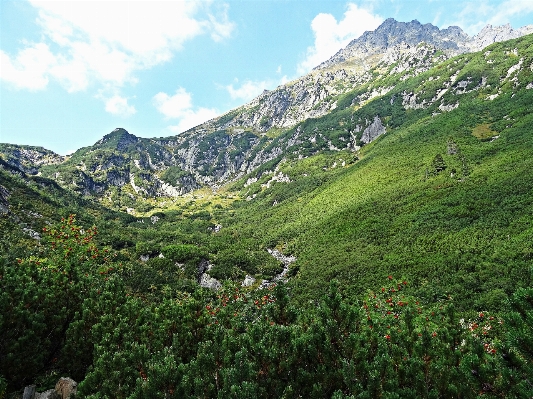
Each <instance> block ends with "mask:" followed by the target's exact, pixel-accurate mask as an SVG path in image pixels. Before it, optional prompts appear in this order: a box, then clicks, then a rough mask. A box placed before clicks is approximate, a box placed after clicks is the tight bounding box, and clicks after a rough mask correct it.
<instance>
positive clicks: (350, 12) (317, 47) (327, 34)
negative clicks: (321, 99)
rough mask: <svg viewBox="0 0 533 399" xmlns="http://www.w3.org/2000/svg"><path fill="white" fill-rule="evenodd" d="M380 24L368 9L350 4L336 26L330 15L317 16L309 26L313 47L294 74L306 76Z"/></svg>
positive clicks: (333, 18) (379, 20) (377, 16)
mask: <svg viewBox="0 0 533 399" xmlns="http://www.w3.org/2000/svg"><path fill="white" fill-rule="evenodd" d="M381 22H383V18H382V17H380V16H379V15H375V14H373V13H372V10H371V9H367V8H360V7H359V6H357V5H356V4H353V3H349V4H348V9H347V10H346V12H345V13H344V17H343V19H342V20H341V21H339V22H337V20H336V19H335V17H334V16H333V15H331V14H324V13H321V14H318V15H317V16H316V17H315V18H314V19H313V21H312V22H311V29H312V30H313V33H314V36H315V43H314V45H313V46H311V47H309V48H308V49H307V54H306V58H305V60H303V61H302V62H301V63H300V64H299V65H298V73H299V74H305V73H307V72H309V71H310V70H311V69H313V68H314V67H316V66H318V65H319V64H320V63H322V62H324V61H326V60H327V59H329V58H330V57H331V56H333V55H334V54H335V53H336V52H337V51H339V50H340V49H341V48H343V47H345V46H346V45H347V44H348V43H349V42H350V41H351V40H353V39H355V38H357V37H359V36H361V35H362V34H363V33H364V32H365V31H371V30H374V29H376V28H377V27H378V26H379V25H380V24H381Z"/></svg>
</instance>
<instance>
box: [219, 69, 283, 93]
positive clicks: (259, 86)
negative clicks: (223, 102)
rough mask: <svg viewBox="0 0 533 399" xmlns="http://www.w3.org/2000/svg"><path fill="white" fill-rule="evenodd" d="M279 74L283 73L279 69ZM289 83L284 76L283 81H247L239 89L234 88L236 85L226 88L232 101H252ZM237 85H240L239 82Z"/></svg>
mask: <svg viewBox="0 0 533 399" xmlns="http://www.w3.org/2000/svg"><path fill="white" fill-rule="evenodd" d="M278 72H281V68H278ZM287 82H288V78H287V76H283V77H282V78H281V79H267V80H261V81H252V80H246V81H245V82H244V83H242V84H241V85H240V86H238V87H234V84H233V83H232V84H230V85H227V86H225V87H224V88H225V89H226V90H227V91H228V93H229V95H230V96H231V98H232V99H234V100H243V101H250V100H252V99H253V98H255V97H257V96H258V95H259V94H261V93H262V92H263V91H264V90H271V89H273V88H275V87H276V86H279V85H282V84H285V83H287ZM236 83H238V81H237V82H236Z"/></svg>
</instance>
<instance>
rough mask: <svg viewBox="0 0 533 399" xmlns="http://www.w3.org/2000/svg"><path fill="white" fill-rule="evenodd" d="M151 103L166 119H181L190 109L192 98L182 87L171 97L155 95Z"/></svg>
mask: <svg viewBox="0 0 533 399" xmlns="http://www.w3.org/2000/svg"><path fill="white" fill-rule="evenodd" d="M153 103H154V105H155V107H156V108H157V110H158V111H159V112H161V113H162V114H163V115H165V117H166V118H181V117H183V115H184V113H185V112H187V110H190V109H191V108H192V97H191V95H190V94H189V93H188V92H187V91H186V90H185V89H184V88H183V87H180V88H179V89H178V90H176V94H174V95H173V96H169V95H168V94H167V93H163V92H160V93H157V94H156V95H155V96H154V99H153Z"/></svg>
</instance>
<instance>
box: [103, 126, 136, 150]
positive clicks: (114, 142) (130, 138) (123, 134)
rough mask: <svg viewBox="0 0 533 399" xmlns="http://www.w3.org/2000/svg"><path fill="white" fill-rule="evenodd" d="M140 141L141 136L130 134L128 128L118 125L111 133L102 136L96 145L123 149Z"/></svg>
mask: <svg viewBox="0 0 533 399" xmlns="http://www.w3.org/2000/svg"><path fill="white" fill-rule="evenodd" d="M138 141H139V138H138V137H137V136H135V135H133V134H130V133H129V132H128V131H127V130H126V129H123V128H121V127H118V128H116V129H115V130H113V131H112V132H111V133H108V134H106V135H105V136H104V137H102V138H101V139H100V140H99V141H97V142H96V143H95V145H96V146H99V147H108V148H116V149H117V150H119V151H122V150H124V149H125V148H127V147H129V146H130V145H132V144H134V143H137V142H138Z"/></svg>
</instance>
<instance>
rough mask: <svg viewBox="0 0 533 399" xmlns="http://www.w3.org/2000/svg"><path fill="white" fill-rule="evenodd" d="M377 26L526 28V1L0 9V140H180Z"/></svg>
mask: <svg viewBox="0 0 533 399" xmlns="http://www.w3.org/2000/svg"><path fill="white" fill-rule="evenodd" d="M386 18H395V19H396V20H398V21H403V22H409V21H412V20H414V19H416V20H418V21H420V22H421V23H432V24H433V25H436V26H438V27H439V28H441V29H442V28H447V27H448V26H451V25H457V26H460V27H461V28H462V29H463V30H464V31H465V32H467V33H468V34H470V35H474V34H476V33H478V32H479V31H480V30H481V29H482V28H483V27H484V26H485V25H487V24H492V25H503V24H507V23H509V24H511V26H512V27H513V28H519V27H521V26H524V25H528V24H533V0H457V1H456V0H352V1H340V0H226V1H224V0H190V1H185V0H178V1H175V0H166V1H164V0H151V1H147V0H140V1H139V0H137V1H136V0H107V1H100V0H68V1H66V0H61V1H58V0H55V1H54V0H48V1H43V0H0V57H1V58H0V143H11V144H26V145H34V146H42V147H45V148H47V149H49V150H52V151H55V152H57V153H59V154H62V155H66V154H68V153H71V152H73V151H75V150H77V149H79V148H81V147H85V146H89V145H92V144H94V143H95V142H96V141H98V140H99V139H100V138H102V137H103V136H104V135H105V134H107V133H110V132H111V131H112V130H114V129H115V128H117V127H122V128H125V129H126V130H128V131H129V132H130V133H132V134H135V135H136V136H139V137H167V136H174V135H177V134H180V133H181V132H183V131H185V130H187V129H189V128H191V127H194V126H196V125H198V124H200V123H202V122H204V121H207V120H209V119H211V118H213V117H216V116H218V115H222V114H223V113H225V112H227V111H229V110H231V109H233V108H236V107H238V106H240V105H243V104H245V103H247V102H248V101H250V100H252V99H253V98H254V97H256V96H257V95H259V94H261V92H262V91H263V90H265V89H267V90H271V89H274V88H276V87H277V86H279V85H281V84H284V83H286V82H288V81H291V80H294V79H296V78H298V77H299V76H302V75H304V74H305V73H307V72H309V71H310V70H311V69H312V68H313V67H315V66H317V65H318V64H320V63H321V62H323V61H325V60H327V59H328V58H330V57H331V56H332V55H334V54H335V53H336V52H337V51H338V50H340V49H341V48H343V47H345V46H346V45H347V44H348V43H349V42H350V41H351V40H353V39H355V38H357V37H359V36H360V35H361V34H363V33H364V32H365V31H372V30H374V29H376V28H377V27H378V26H379V25H380V24H381V23H382V22H383V21H384V20H385V19H386Z"/></svg>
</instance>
